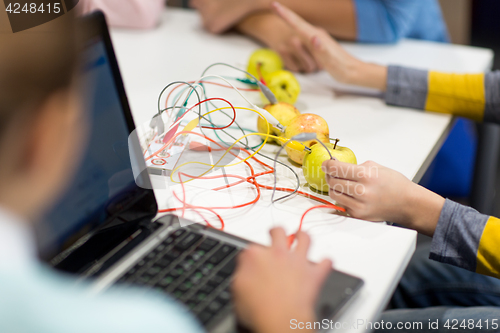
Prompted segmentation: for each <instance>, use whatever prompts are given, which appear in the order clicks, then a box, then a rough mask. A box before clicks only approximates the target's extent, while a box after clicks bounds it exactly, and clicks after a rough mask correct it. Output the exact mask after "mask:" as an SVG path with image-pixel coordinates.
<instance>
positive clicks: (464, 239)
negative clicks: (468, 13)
mask: <svg viewBox="0 0 500 333" xmlns="http://www.w3.org/2000/svg"><path fill="white" fill-rule="evenodd" d="M385 99H386V102H387V104H390V105H396V106H404V107H411V108H415V109H421V110H427V111H433V112H442V113H449V114H453V115H456V116H462V117H467V118H470V119H473V120H476V121H484V122H493V123H497V124H500V72H499V71H497V72H491V73H487V74H447V73H440V72H432V71H430V72H428V71H423V70H416V69H410V68H404V67H398V66H389V68H388V77H387V90H386V96H385ZM430 258H431V259H434V260H437V261H440V262H443V263H446V264H451V265H455V266H458V267H462V268H465V269H468V270H470V271H474V272H477V273H480V274H483V275H490V276H494V277H497V278H500V220H499V219H497V218H496V217H491V216H487V215H483V214H480V213H478V212H477V211H476V210H474V209H472V208H470V207H466V206H462V205H460V204H458V203H455V202H453V201H450V200H446V203H445V204H444V207H443V209H442V211H441V216H440V218H439V222H438V225H437V227H436V231H435V232H434V237H433V240H432V247H431V253H430Z"/></svg>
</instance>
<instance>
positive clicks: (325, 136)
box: [285, 113, 330, 164]
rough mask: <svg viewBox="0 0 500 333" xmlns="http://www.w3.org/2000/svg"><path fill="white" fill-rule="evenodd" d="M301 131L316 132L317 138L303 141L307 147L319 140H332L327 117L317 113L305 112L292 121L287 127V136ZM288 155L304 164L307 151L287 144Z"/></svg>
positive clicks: (296, 161)
mask: <svg viewBox="0 0 500 333" xmlns="http://www.w3.org/2000/svg"><path fill="white" fill-rule="evenodd" d="M300 133H316V138H317V139H316V140H309V141H305V142H303V144H304V145H305V146H307V147H312V146H313V145H315V144H317V140H321V141H322V142H330V138H329V137H330V130H329V129H328V124H327V122H326V120H325V119H323V118H322V117H321V116H318V115H317V114H312V113H303V114H301V115H299V116H297V117H295V118H294V119H292V121H291V122H290V124H288V126H287V127H286V129H285V137H286V138H288V139H290V138H292V137H293V136H295V135H297V134H300ZM285 150H286V152H287V154H288V157H289V158H290V159H291V160H292V161H294V162H295V163H298V164H302V162H303V160H304V156H305V154H306V152H305V151H304V150H296V149H294V148H293V147H291V146H288V145H287V146H285Z"/></svg>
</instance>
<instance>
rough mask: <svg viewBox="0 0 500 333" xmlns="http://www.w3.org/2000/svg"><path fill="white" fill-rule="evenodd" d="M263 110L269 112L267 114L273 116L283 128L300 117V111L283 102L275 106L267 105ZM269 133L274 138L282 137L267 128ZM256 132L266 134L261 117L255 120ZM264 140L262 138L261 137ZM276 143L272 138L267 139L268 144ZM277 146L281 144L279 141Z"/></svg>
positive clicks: (276, 130)
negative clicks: (274, 136)
mask: <svg viewBox="0 0 500 333" xmlns="http://www.w3.org/2000/svg"><path fill="white" fill-rule="evenodd" d="M264 109H266V110H267V111H269V113H270V114H271V115H272V116H274V117H275V118H276V119H277V120H278V121H279V122H280V124H281V125H283V126H284V127H285V128H286V127H287V126H288V125H289V124H290V123H291V122H292V120H293V119H294V118H295V117H297V116H298V115H300V111H299V110H297V108H295V106H293V105H291V104H288V103H284V102H279V103H277V104H268V105H266V106H264ZM269 127H270V131H269V134H272V135H276V136H283V133H282V132H281V131H280V130H279V129H277V128H275V127H273V126H269ZM257 131H258V132H259V133H267V121H266V120H265V119H262V118H261V117H259V118H257ZM263 138H264V137H263ZM273 141H276V140H274V139H273V138H269V139H268V142H273ZM277 142H278V143H279V144H281V141H277Z"/></svg>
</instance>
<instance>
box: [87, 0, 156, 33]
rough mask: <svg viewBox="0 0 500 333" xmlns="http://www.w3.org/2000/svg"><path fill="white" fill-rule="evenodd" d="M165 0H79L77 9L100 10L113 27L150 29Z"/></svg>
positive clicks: (153, 25)
mask: <svg viewBox="0 0 500 333" xmlns="http://www.w3.org/2000/svg"><path fill="white" fill-rule="evenodd" d="M164 6H165V0H80V1H79V3H78V11H79V12H80V13H81V14H86V13H89V12H91V11H94V10H97V9H99V10H102V11H103V12H104V14H105V15H106V19H107V21H108V24H109V25H110V26H113V27H124V28H136V29H151V28H154V27H155V26H156V25H157V24H158V21H159V18H160V15H161V13H162V12H163V10H164Z"/></svg>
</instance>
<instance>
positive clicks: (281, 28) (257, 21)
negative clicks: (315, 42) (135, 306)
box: [236, 12, 319, 73]
mask: <svg viewBox="0 0 500 333" xmlns="http://www.w3.org/2000/svg"><path fill="white" fill-rule="evenodd" d="M236 29H237V30H238V31H240V32H241V33H243V34H245V35H248V36H251V37H253V38H255V39H257V40H259V41H260V42H262V43H264V44H266V45H267V47H269V48H271V49H273V50H275V51H276V52H278V53H279V54H280V56H281V58H282V59H283V62H284V63H285V67H286V68H287V69H289V70H291V71H293V72H304V73H310V72H315V71H317V70H318V69H319V66H318V64H317V63H316V60H315V59H314V57H313V56H312V54H311V53H310V52H309V49H308V48H307V46H305V45H304V42H303V40H302V38H300V37H299V36H298V35H297V33H296V32H295V31H294V30H293V29H292V28H290V26H288V24H287V23H286V22H285V21H283V19H281V18H280V17H278V16H277V15H275V14H274V13H271V12H258V13H254V14H251V15H249V16H247V17H246V18H245V19H243V20H242V21H241V22H239V23H238V25H237V26H236Z"/></svg>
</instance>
